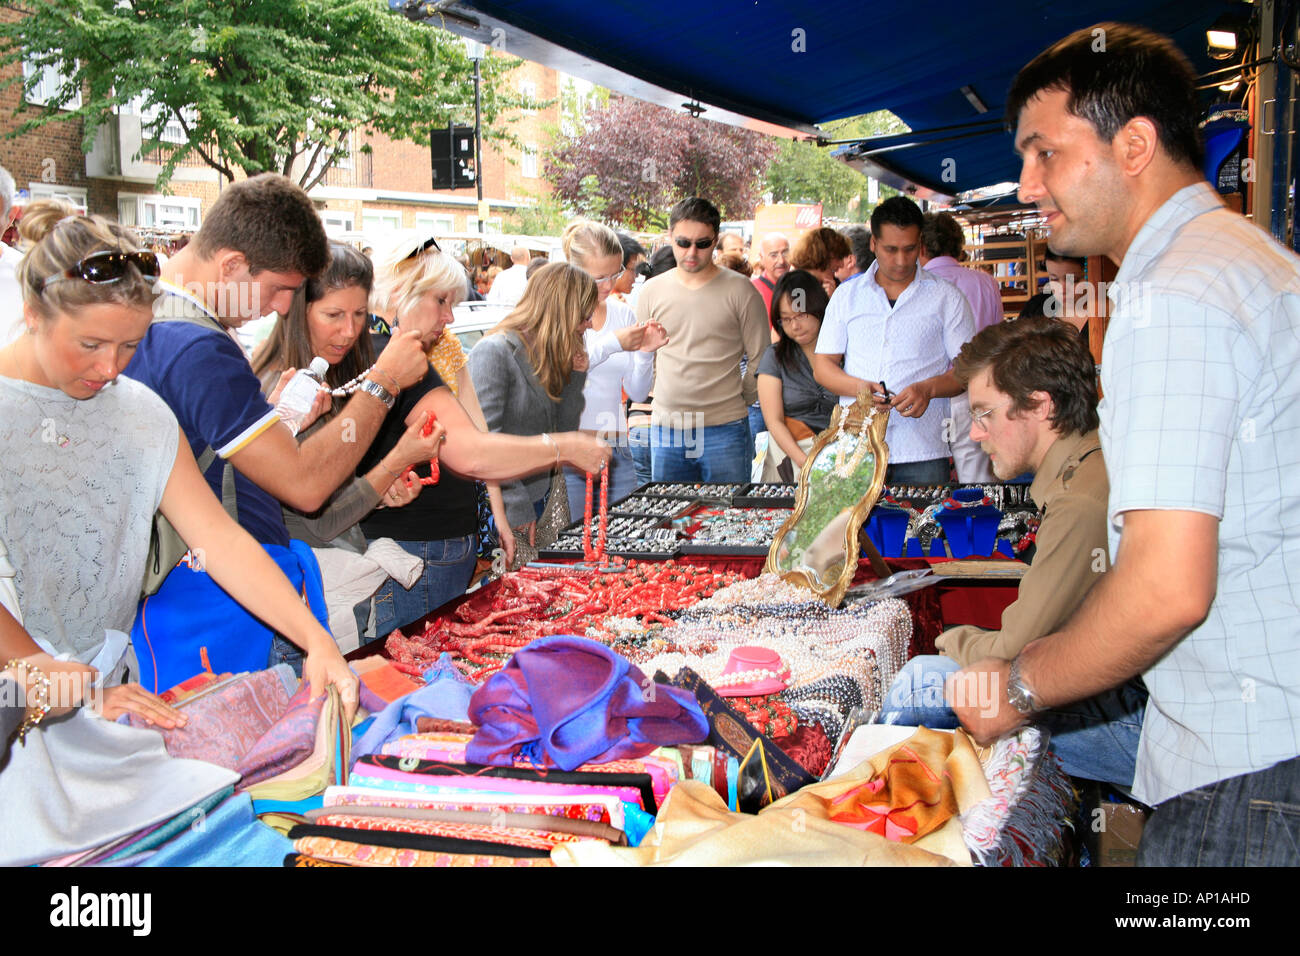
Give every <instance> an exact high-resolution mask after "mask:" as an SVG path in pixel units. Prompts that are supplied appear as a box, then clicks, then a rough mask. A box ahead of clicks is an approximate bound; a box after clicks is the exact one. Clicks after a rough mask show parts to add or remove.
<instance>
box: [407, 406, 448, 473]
mask: <svg viewBox="0 0 1300 956" xmlns="http://www.w3.org/2000/svg"><path fill="white" fill-rule="evenodd" d="M437 421H438V416H437V415H435V414H433V412H432V411H430V412H429V420H428V421H427V422H425V423H424V428H422V429H420V434H421V435H423V436H424V437H425V438H428V437H429V436H430V435H432V434H433V426H434V423H435V422H437ZM402 477H403V478H404V479H406V487H408V488H409V487H411V466H410V465H407V466H406V471H404V472H403V473H402ZM441 477H442V472H441V471H440V470H439V469H438V458H437V456H436V455H435V456H434V457H433V458H430V459H429V477H428V478H421V479H420V484H422V485H436V484H437V483H438V479H439V478H441Z"/></svg>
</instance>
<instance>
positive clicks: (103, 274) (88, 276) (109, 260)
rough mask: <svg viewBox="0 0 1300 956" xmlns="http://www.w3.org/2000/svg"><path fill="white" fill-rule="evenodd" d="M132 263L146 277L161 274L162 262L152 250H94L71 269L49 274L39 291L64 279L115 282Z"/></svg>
mask: <svg viewBox="0 0 1300 956" xmlns="http://www.w3.org/2000/svg"><path fill="white" fill-rule="evenodd" d="M132 265H133V266H135V267H136V270H137V271H139V273H140V275H142V276H144V277H145V278H146V279H156V278H158V276H159V275H161V274H162V264H161V263H160V262H159V261H158V257H157V256H156V255H154V254H153V253H152V252H96V253H93V254H92V255H89V256H86V258H84V259H82V260H81V261H80V262H78V263H77V264H76V265H75V266H73V267H72V268H71V269H66V270H64V271H63V272H61V273H59V274H58V275H53V276H50V277H49V278H48V279H46V280H45V281H44V282H42V283H41V291H42V292H43V291H45V289H47V288H48V287H49V286H50V284H51V283H53V282H62V281H63V280H65V279H81V280H82V281H83V282H94V283H102V282H117V281H118V280H119V279H123V278H125V277H126V274H127V271H126V270H127V266H132Z"/></svg>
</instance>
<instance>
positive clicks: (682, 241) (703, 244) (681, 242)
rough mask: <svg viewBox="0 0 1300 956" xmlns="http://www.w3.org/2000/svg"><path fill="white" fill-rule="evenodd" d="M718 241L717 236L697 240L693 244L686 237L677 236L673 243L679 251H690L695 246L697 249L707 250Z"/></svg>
mask: <svg viewBox="0 0 1300 956" xmlns="http://www.w3.org/2000/svg"><path fill="white" fill-rule="evenodd" d="M717 241H718V238H717V236H714V237H713V238H712V239H696V240H695V241H694V242H691V240H689V239H687V238H686V237H685V236H676V237H674V238H673V242H674V243H675V244H676V245H677V248H678V249H689V248H690V247H691V246H694V247H695V248H696V249H707V248H709V246H711V245H713V244H714V243H715V242H717Z"/></svg>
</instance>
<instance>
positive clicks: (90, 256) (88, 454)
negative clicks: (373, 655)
mask: <svg viewBox="0 0 1300 956" xmlns="http://www.w3.org/2000/svg"><path fill="white" fill-rule="evenodd" d="M157 276H158V261H157V259H156V258H155V257H154V256H153V254H152V253H141V252H139V245H138V244H137V242H136V240H135V237H134V236H133V235H132V234H131V233H130V232H129V231H127V230H126V229H124V228H123V227H122V226H119V225H118V224H116V223H113V222H110V221H108V220H106V219H102V218H99V217H87V216H82V217H77V218H69V219H65V220H63V221H61V222H59V223H58V224H57V225H55V226H54V227H53V229H52V230H51V231H50V232H49V234H48V235H46V236H45V238H43V239H42V240H41V241H40V242H39V243H38V244H37V245H36V246H35V247H34V248H32V249H31V250H30V251H29V252H28V253H27V255H26V257H25V258H24V259H23V262H22V264H21V265H20V266H19V268H18V279H19V282H20V283H21V285H22V289H23V321H24V328H25V334H23V335H22V336H21V337H20V338H19V339H18V341H16V342H14V343H13V344H11V345H9V346H7V347H5V348H4V349H0V461H3V462H4V467H3V468H0V539H2V540H4V541H5V543H6V544H7V546H8V550H9V560H10V561H11V563H12V566H13V569H14V576H13V579H12V583H13V585H14V590H15V591H16V595H17V599H18V600H17V603H18V605H19V608H18V609H19V610H21V618H20V617H19V616H18V615H17V614H14V613H11V612H10V611H9V610H8V609H6V608H3V607H0V660H10V659H14V658H20V659H24V660H26V661H27V662H28V663H30V664H33V665H35V666H36V667H38V668H40V669H42V670H44V671H45V672H46V673H47V674H48V675H49V676H50V677H51V679H52V680H53V679H54V676H55V674H59V675H60V678H61V683H62V685H63V686H64V687H65V688H66V687H75V688H76V690H75V694H76V699H72V700H63V701H61V703H62V704H63V705H64V706H75V705H79V704H81V703H82V702H83V699H84V696H85V695H86V692H87V688H88V686H89V683H90V682H91V681H93V680H95V679H99V680H100V681H102V683H103V684H104V687H105V690H104V693H103V697H102V701H101V702H100V703H99V709H100V710H101V711H102V713H103V715H104V716H106V717H109V718H114V717H116V716H118V715H120V714H122V713H125V712H133V713H135V714H138V715H139V716H141V717H143V718H145V719H146V720H147V721H149V722H150V723H153V724H156V725H157V726H160V727H164V728H170V727H174V726H177V725H178V724H179V723H183V722H184V718H183V717H182V716H181V715H180V714H178V713H177V712H176V711H174V710H172V709H171V708H170V707H168V706H167V705H165V704H164V703H163V702H162V701H161V700H160V699H159V698H157V697H155V696H154V695H152V694H150V693H148V692H147V691H145V690H144V689H143V688H142V687H140V686H139V685H138V684H126V685H124V684H122V682H121V677H122V672H123V669H124V663H125V661H126V659H127V655H126V653H125V652H126V632H129V631H130V629H131V625H132V622H133V620H134V617H135V613H136V604H137V601H138V599H139V594H140V587H141V583H142V582H143V580H144V573H145V563H146V557H147V554H148V549H149V536H150V524H151V521H152V518H153V515H154V512H155V511H161V512H162V513H163V515H165V516H166V518H167V519H168V520H169V521H170V522H171V524H172V525H173V527H175V529H176V531H177V532H178V533H179V534H180V536H181V538H182V539H183V540H184V541H185V542H186V544H188V545H189V546H190V548H191V549H192V550H194V552H195V553H197V554H200V555H202V556H203V560H204V564H205V567H206V570H207V571H208V573H209V574H210V575H211V576H212V578H213V580H214V581H216V582H217V583H218V584H220V585H221V586H222V587H223V588H225V589H226V590H227V591H229V592H230V594H231V595H232V596H234V597H235V598H236V599H237V600H239V601H240V602H241V603H242V604H243V605H244V606H245V607H246V608H247V609H248V610H249V611H250V612H251V613H253V614H255V615H256V616H257V617H259V618H261V619H262V620H264V621H265V622H266V623H267V624H268V625H270V626H272V627H274V628H275V629H276V631H278V632H279V633H281V634H284V635H285V636H286V637H287V638H289V639H290V640H292V641H293V642H294V643H295V644H297V645H299V646H300V647H302V648H303V649H304V650H305V651H306V652H307V658H306V661H305V664H304V675H305V676H306V677H307V679H308V680H309V681H310V682H311V685H312V689H313V692H314V693H322V692H323V691H324V689H325V685H326V684H331V683H332V684H335V685H337V686H338V688H339V691H340V694H341V696H342V698H343V700H344V702H345V705H346V706H347V709H348V711H349V713H351V712H352V711H354V710H355V708H356V703H357V679H356V677H355V676H354V675H353V674H352V673H351V671H350V670H349V669H348V666H347V664H346V662H344V660H343V658H342V656H341V655H340V654H339V652H338V648H337V647H336V646H335V644H334V641H333V639H332V638H331V637H330V635H329V633H328V632H327V631H326V630H325V629H324V628H322V627H321V626H320V624H319V623H317V621H316V619H315V617H313V616H312V613H311V611H310V610H309V609H308V608H307V606H306V605H305V604H303V602H302V601H301V600H300V599H299V597H298V595H297V593H296V592H295V591H294V589H293V587H292V586H291V585H290V584H289V582H288V580H287V579H286V578H285V576H284V575H283V573H281V571H280V569H279V568H278V567H277V566H276V564H275V562H274V561H273V560H272V559H271V558H270V556H269V555H267V553H266V552H265V551H264V550H263V549H262V548H261V547H260V546H259V545H258V544H257V542H255V541H254V540H253V538H252V537H251V536H250V535H249V534H248V532H246V531H244V530H243V529H242V528H240V527H239V525H237V524H236V523H235V522H234V521H233V520H232V519H231V518H230V517H229V515H227V514H226V512H225V511H224V510H223V508H222V506H221V503H220V502H219V501H217V499H216V497H215V496H214V495H213V494H212V491H211V489H210V488H209V487H208V484H207V482H206V481H205V480H204V478H203V476H202V475H201V474H200V473H199V470H198V467H197V466H196V464H195V462H194V456H193V454H192V453H191V451H190V445H189V442H187V441H185V440H184V436H183V435H182V434H181V433H180V429H179V426H178V425H177V422H176V417H175V415H173V414H172V412H171V409H169V408H168V407H167V405H166V404H165V403H164V402H163V401H162V400H161V399H160V398H158V397H157V396H156V395H155V394H154V393H153V392H152V391H150V390H149V389H148V388H146V387H145V386H143V385H140V384H139V383H137V382H135V381H132V380H131V379H128V378H126V377H124V376H121V374H120V373H121V371H122V369H123V368H125V367H126V365H127V363H128V362H129V361H130V360H131V356H132V355H133V354H134V352H135V348H136V346H137V345H138V344H139V342H140V340H141V339H142V338H144V335H145V332H146V331H148V329H149V324H150V322H151V321H152V318H153V311H152V306H153V301H154V282H155V280H156V278H157ZM19 620H21V621H22V623H21V624H20V623H19ZM55 656H58V657H59V658H61V660H60V661H55V660H54V657H55Z"/></svg>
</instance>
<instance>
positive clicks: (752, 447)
mask: <svg viewBox="0 0 1300 956" xmlns="http://www.w3.org/2000/svg"><path fill="white" fill-rule="evenodd" d="M765 431H767V422H765V421H763V410H762V409H761V408H759V407H758V402H755V403H754V404H753V405H750V406H749V457H750V460H753V458H754V456H755V455H757V454H758V433H759V432H765Z"/></svg>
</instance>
